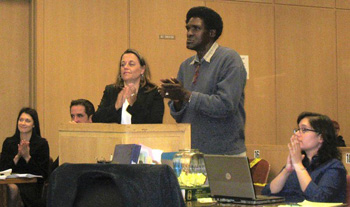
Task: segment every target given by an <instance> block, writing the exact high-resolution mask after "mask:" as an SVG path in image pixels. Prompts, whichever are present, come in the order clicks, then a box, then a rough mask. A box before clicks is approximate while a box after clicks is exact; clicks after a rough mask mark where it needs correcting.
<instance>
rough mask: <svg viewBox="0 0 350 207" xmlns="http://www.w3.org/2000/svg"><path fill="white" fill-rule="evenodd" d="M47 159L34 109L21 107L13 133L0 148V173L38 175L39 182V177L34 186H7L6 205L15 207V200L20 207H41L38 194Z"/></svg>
mask: <svg viewBox="0 0 350 207" xmlns="http://www.w3.org/2000/svg"><path fill="white" fill-rule="evenodd" d="M49 159H50V152H49V145H48V142H47V141H46V139H45V138H42V137H41V134H40V126H39V119H38V114H37V112H36V110H34V109H32V108H23V109H22V110H21V111H20V112H19V114H18V117H17V125H16V132H15V134H14V135H13V136H12V137H8V138H6V139H5V141H4V143H3V145H2V151H1V159H0V170H6V169H12V173H30V174H34V175H41V176H43V179H41V178H39V179H38V182H37V183H30V184H9V185H8V192H9V199H8V206H18V203H17V201H18V199H19V197H20V198H21V199H22V201H23V204H24V206H35V207H40V206H45V202H44V200H43V199H42V196H41V191H42V188H43V183H44V180H45V179H46V178H47V176H48V168H49ZM19 195H20V196H19ZM20 205H22V204H20Z"/></svg>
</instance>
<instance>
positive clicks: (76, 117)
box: [70, 99, 95, 123]
mask: <svg viewBox="0 0 350 207" xmlns="http://www.w3.org/2000/svg"><path fill="white" fill-rule="evenodd" d="M94 113H95V107H94V105H93V104H92V103H91V102H90V101H89V100H86V99H77V100H73V101H72V102H71V103H70V117H71V121H72V122H75V123H92V116H93V115H94Z"/></svg>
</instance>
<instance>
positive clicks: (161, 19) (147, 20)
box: [130, 0, 204, 123]
mask: <svg viewBox="0 0 350 207" xmlns="http://www.w3.org/2000/svg"><path fill="white" fill-rule="evenodd" d="M199 5H204V4H203V2H202V1H188V0H177V1H164V0H130V47H131V48H135V49H137V50H138V51H140V53H141V54H143V56H144V57H145V58H146V60H147V61H148V63H149V65H150V70H151V73H152V80H153V82H155V83H156V84H157V85H159V84H160V79H164V78H170V77H176V76H177V72H178V70H179V67H180V64H181V62H182V61H184V60H185V59H186V58H188V57H190V56H192V55H194V54H195V53H194V52H193V51H190V50H187V49H186V29H185V25H186V23H185V20H186V13H187V11H188V10H189V9H190V8H192V7H193V6H199ZM160 35H172V36H174V38H175V39H160V38H159V36H160ZM168 100H169V99H165V101H164V102H165V106H166V107H165V112H164V118H163V123H175V121H174V119H173V118H172V117H171V116H170V112H169V107H168V104H167V103H168Z"/></svg>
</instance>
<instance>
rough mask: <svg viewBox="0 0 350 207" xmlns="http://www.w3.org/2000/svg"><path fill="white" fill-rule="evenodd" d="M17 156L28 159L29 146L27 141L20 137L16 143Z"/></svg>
mask: <svg viewBox="0 0 350 207" xmlns="http://www.w3.org/2000/svg"><path fill="white" fill-rule="evenodd" d="M17 156H18V157H19V158H20V157H23V158H24V159H25V160H26V161H27V162H28V161H29V159H30V147H29V141H27V140H24V139H22V140H21V142H20V143H19V144H18V153H17Z"/></svg>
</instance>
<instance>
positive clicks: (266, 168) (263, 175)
mask: <svg viewBox="0 0 350 207" xmlns="http://www.w3.org/2000/svg"><path fill="white" fill-rule="evenodd" d="M249 162H250V164H251V165H253V166H252V167H251V168H250V170H251V173H252V178H253V182H254V188H255V192H256V193H257V194H261V190H262V189H263V188H264V186H265V185H266V183H267V179H268V177H269V173H270V169H271V166H270V164H269V162H268V161H267V160H265V159H249Z"/></svg>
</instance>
